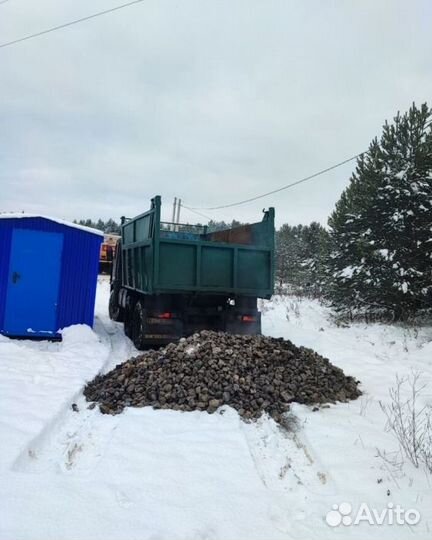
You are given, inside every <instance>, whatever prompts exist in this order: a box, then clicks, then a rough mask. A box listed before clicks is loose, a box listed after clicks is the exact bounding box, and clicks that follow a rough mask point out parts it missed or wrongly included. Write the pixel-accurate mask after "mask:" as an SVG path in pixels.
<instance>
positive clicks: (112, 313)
mask: <svg viewBox="0 0 432 540" xmlns="http://www.w3.org/2000/svg"><path fill="white" fill-rule="evenodd" d="M108 313H109V317H110V319H111V320H112V321H117V322H123V321H124V309H123V308H122V307H120V306H119V305H118V303H117V292H116V291H115V290H112V291H111V294H110V297H109V303H108Z"/></svg>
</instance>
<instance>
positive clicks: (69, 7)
mask: <svg viewBox="0 0 432 540" xmlns="http://www.w3.org/2000/svg"><path fill="white" fill-rule="evenodd" d="M123 1H126V0H123ZM120 3H122V0H91V1H88V0H64V1H59V0H37V1H35V0H8V1H7V2H5V3H1V4H0V41H1V42H5V41H9V40H12V39H15V38H18V37H21V36H22V35H25V34H28V33H33V32H37V31H39V30H43V29H45V28H47V27H49V26H54V25H57V24H61V23H63V22H66V21H68V20H71V19H75V18H79V17H82V16H85V15H89V14H91V13H93V12H96V11H99V10H102V9H107V8H109V7H112V6H115V5H117V4H120ZM431 29H432V2H430V1H429V0H425V1H424V2H422V1H408V0H407V1H404V2H399V1H395V0H388V1H384V0H379V1H377V0H361V1H360V0H359V1H354V0H352V1H348V0H346V1H333V2H331V1H329V0H326V1H324V0H321V1H319V2H318V1H300V0H299V1H297V2H294V1H289V0H283V1H280V2H278V1H272V0H269V1H262V0H260V1H251V0H245V1H235V0H228V1H221V0H213V1H207V0H195V1H189V0H182V1H169V0H148V1H146V2H143V3H141V4H137V5H135V6H132V7H129V8H126V9H123V10H121V11H117V12H116V13H113V14H110V15H106V16H103V17H99V18H97V19H94V20H91V21H88V22H84V23H82V24H80V25H75V26H72V27H70V28H67V29H64V30H60V31H59V32H55V33H51V34H48V35H46V36H42V37H39V38H37V39H34V40H30V41H27V42H24V43H19V44H17V45H14V46H12V47H7V48H3V49H0V119H1V123H0V164H1V168H0V211H22V210H24V211H27V212H38V213H39V212H40V213H43V214H48V215H53V216H57V217H63V218H66V219H74V218H87V217H91V218H99V217H102V218H104V219H105V218H109V217H114V218H118V217H119V216H121V215H123V214H124V215H127V216H133V215H136V214H138V213H141V212H142V211H144V210H146V209H147V208H148V205H149V199H150V197H152V196H153V195H155V194H160V195H162V198H163V205H164V217H165V218H169V217H170V212H171V207H172V200H173V197H174V196H177V197H181V198H182V199H183V200H184V202H185V204H187V205H189V206H195V207H208V206H215V205H218V204H226V203H230V202H233V201H237V200H241V199H243V198H247V197H251V196H254V195H256V194H259V193H261V192H265V191H269V190H271V189H275V188H278V187H280V186H281V185H284V184H287V183H289V182H292V181H294V180H296V179H298V178H301V177H302V176H306V175H308V174H311V173H314V172H316V171H317V170H319V169H322V168H325V167H328V166H330V165H332V164H334V163H336V162H338V161H342V160H343V159H346V158H348V157H350V156H352V155H355V154H357V153H359V152H361V151H363V150H365V149H366V148H367V147H368V144H369V142H370V140H371V139H372V138H373V137H374V136H376V135H379V133H380V130H381V126H382V124H383V122H384V120H385V119H391V118H392V117H393V116H394V114H395V113H396V112H397V110H402V111H404V110H406V109H407V108H408V107H409V106H410V104H411V102H412V101H416V102H417V103H421V102H424V101H428V102H429V104H432V99H431V98H432V60H431V58H432V30H431ZM353 167H354V163H351V164H348V165H345V166H343V167H341V168H339V169H337V170H336V171H333V172H331V173H329V174H326V175H324V176H321V177H319V178H318V179H316V180H315V181H312V182H309V183H306V184H304V185H301V186H298V187H295V188H293V189H289V190H287V191H285V192H282V193H279V194H277V195H275V196H271V197H267V198H265V199H262V200H260V201H256V202H253V203H250V204H246V205H243V206H239V207H237V208H230V209H226V210H223V211H219V210H218V211H210V210H209V211H202V212H203V213H204V214H206V215H208V216H210V217H213V218H215V219H225V220H230V219H232V218H236V219H241V220H246V221H258V220H260V219H261V209H262V208H263V207H268V206H275V207H276V215H277V218H278V223H279V224H281V223H284V222H288V223H291V224H295V223H300V222H302V223H307V222H310V221H312V220H318V221H321V222H322V223H325V222H326V220H327V217H328V215H329V213H330V212H331V211H332V209H333V207H334V204H335V202H336V201H337V200H338V198H339V196H340V194H341V192H342V190H343V189H344V187H345V186H346V185H347V183H348V180H349V177H350V174H351V171H352V170H353ZM183 212H184V213H183V215H182V220H181V221H189V222H195V221H196V220H197V221H203V220H202V219H201V218H200V217H199V216H196V215H194V214H192V213H189V212H187V211H186V210H184V211H183Z"/></svg>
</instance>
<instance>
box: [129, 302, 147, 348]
mask: <svg viewBox="0 0 432 540" xmlns="http://www.w3.org/2000/svg"><path fill="white" fill-rule="evenodd" d="M145 318H146V314H145V310H144V307H143V305H142V303H141V301H140V300H138V302H137V303H136V304H135V307H134V310H133V312H132V320H131V336H130V338H131V339H132V341H133V344H134V345H135V347H136V348H137V349H138V350H143V349H144V348H145V334H146V328H145V327H146V322H145Z"/></svg>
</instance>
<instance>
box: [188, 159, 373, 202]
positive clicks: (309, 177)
mask: <svg viewBox="0 0 432 540" xmlns="http://www.w3.org/2000/svg"><path fill="white" fill-rule="evenodd" d="M363 154H366V151H365V152H360V154H357V155H355V156H353V157H350V158H348V159H345V160H344V161H341V162H340V163H336V165H332V166H331V167H327V168H326V169H322V170H321V171H318V172H316V173H314V174H311V175H309V176H306V177H305V178H301V179H300V180H296V181H295V182H292V183H291V184H287V185H285V186H282V187H280V188H278V189H274V190H272V191H268V192H267V193H263V194H261V195H256V196H255V197H250V198H249V199H244V200H242V201H238V202H235V203H230V204H223V205H221V206H208V207H192V208H190V207H189V208H188V207H186V206H185V208H188V210H220V209H221V208H231V207H232V206H239V205H240V204H246V203H248V202H252V201H257V200H258V199H262V198H263V197H268V196H269V195H273V194H274V193H279V192H280V191H284V190H285V189H288V188H291V187H293V186H297V185H298V184H302V183H303V182H307V181H309V180H312V179H313V178H316V177H317V176H320V175H321V174H324V173H326V172H329V171H332V170H333V169H337V167H340V166H341V165H345V163H349V162H350V161H352V160H354V159H357V158H359V157H360V156H362V155H363Z"/></svg>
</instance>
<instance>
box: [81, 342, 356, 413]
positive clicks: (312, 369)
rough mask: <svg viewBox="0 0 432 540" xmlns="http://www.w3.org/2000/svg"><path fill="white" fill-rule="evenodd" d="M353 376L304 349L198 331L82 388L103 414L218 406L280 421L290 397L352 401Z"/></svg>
mask: <svg viewBox="0 0 432 540" xmlns="http://www.w3.org/2000/svg"><path fill="white" fill-rule="evenodd" d="M358 384H359V382H358V381H356V380H355V379H353V378H352V377H347V376H346V375H345V374H344V373H343V371H342V370H341V369H340V368H338V367H336V366H333V365H332V364H331V363H330V361H329V360H327V358H323V357H322V356H320V355H319V354H317V353H316V352H314V351H312V350H311V349H306V348H305V347H296V346H295V345H294V344H293V343H291V341H287V340H284V339H275V338H270V337H265V336H238V335H230V334H225V333H222V332H219V333H218V332H211V331H202V332H200V333H199V334H194V335H193V336H191V337H189V338H187V339H182V340H181V341H180V342H179V343H171V344H170V345H168V346H167V347H165V348H163V349H159V350H157V351H153V350H152V351H148V352H146V353H143V354H141V355H140V356H137V357H135V358H131V359H130V360H128V361H127V362H125V363H123V364H119V365H118V366H116V368H115V369H113V370H112V371H110V372H109V373H107V374H105V375H98V376H97V377H96V378H95V379H94V380H93V381H92V382H90V383H89V384H88V385H87V386H86V387H85V389H84V395H85V396H86V398H87V401H97V402H99V404H100V410H101V412H103V413H106V414H118V413H120V412H121V411H122V410H123V409H124V408H125V407H145V406H146V405H151V406H152V407H153V408H155V409H174V410H179V411H193V410H201V411H207V412H209V413H213V412H215V411H216V410H217V409H218V407H219V406H221V405H223V404H226V405H230V406H231V407H234V408H235V409H236V410H237V411H238V412H239V414H240V415H241V416H242V417H243V418H245V419H251V418H258V417H259V416H260V415H261V414H262V413H263V412H267V413H269V414H270V415H271V416H272V417H273V418H274V419H275V420H277V421H280V420H281V415H282V414H283V413H284V412H285V411H287V410H288V408H289V404H290V403H291V402H293V401H296V402H298V403H306V404H322V403H335V402H336V401H347V400H349V399H356V398H357V397H358V396H359V395H360V394H361V392H360V390H359V389H358V387H357V385H358Z"/></svg>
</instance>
